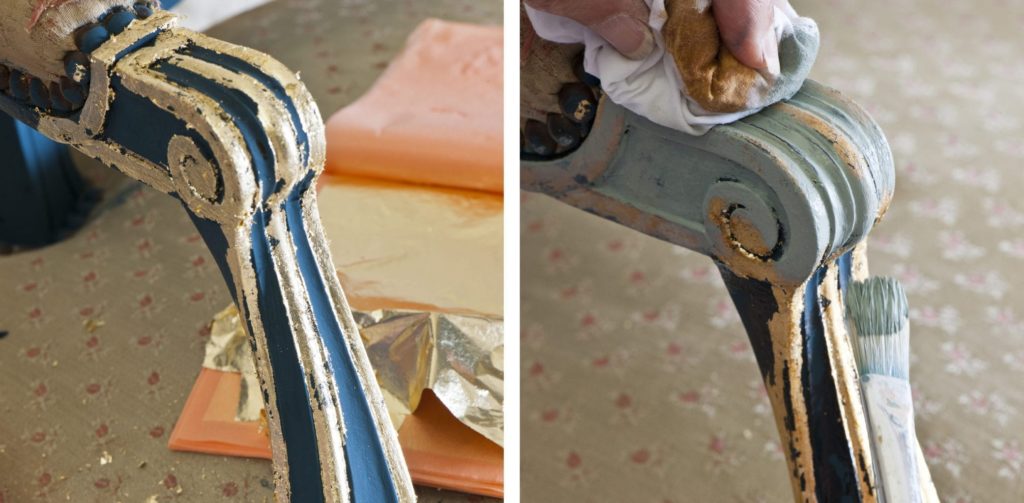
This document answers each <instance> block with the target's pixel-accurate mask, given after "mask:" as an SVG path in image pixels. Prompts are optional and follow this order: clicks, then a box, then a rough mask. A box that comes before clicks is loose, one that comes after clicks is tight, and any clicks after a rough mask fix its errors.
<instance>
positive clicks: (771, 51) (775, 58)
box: [761, 30, 782, 76]
mask: <svg viewBox="0 0 1024 503" xmlns="http://www.w3.org/2000/svg"><path fill="white" fill-rule="evenodd" d="M761 58H762V59H764V68H765V70H766V71H767V72H768V73H769V74H770V75H772V76H778V75H779V73H780V72H781V71H782V70H781V64H780V63H779V41H778V39H776V38H775V30H769V31H768V33H767V34H765V37H764V40H762V41H761Z"/></svg>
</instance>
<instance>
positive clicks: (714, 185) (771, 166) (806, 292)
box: [521, 82, 894, 502]
mask: <svg viewBox="0 0 1024 503" xmlns="http://www.w3.org/2000/svg"><path fill="white" fill-rule="evenodd" d="M521 165H522V170H523V173H522V179H523V188H525V189H527V190H534V191H539V192H544V193H547V194H549V195H552V196H554V197H556V198H558V199H560V200H562V201H563V202H566V203H568V204H570V205H572V206H576V207H578V208H580V209H583V210H585V211H588V212H591V213H594V214H596V215H599V216H602V217H605V218H608V219H611V220H614V221H616V222H618V223H620V224H623V225H625V226H627V227H630V228H633V229H635V230H638V231H640V232H643V233H645V234H648V235H651V236H654V237H657V238H659V239H663V240H665V241H669V242H672V243H675V244H677V245H680V246H684V247H686V248H690V249H693V250H695V251H698V252H700V253H703V254H706V255H708V256H709V257H711V258H712V259H714V260H715V262H716V263H718V264H719V267H720V269H721V270H722V275H723V277H724V278H725V279H726V284H727V285H728V286H729V289H730V293H731V294H732V295H733V299H734V302H735V303H736V304H737V306H738V307H739V309H740V314H741V317H742V318H743V319H744V326H745V327H746V329H747V332H748V335H749V337H750V340H751V344H752V346H753V348H754V352H755V354H756V356H757V360H758V365H759V367H760V368H761V372H762V377H763V378H764V381H765V385H766V387H767V388H768V390H769V396H770V397H771V398H772V405H773V407H774V409H775V412H776V420H777V422H778V423H779V432H780V435H781V437H782V441H783V442H782V443H783V448H784V450H785V451H786V456H787V459H788V462H789V465H790V475H791V479H792V483H793V490H794V496H795V497H796V499H797V500H798V501H800V500H802V501H815V500H831V499H832V498H848V497H851V496H853V497H855V498H856V500H858V501H864V502H871V501H874V500H875V498H876V495H875V493H874V481H873V476H874V474H873V473H872V459H871V453H870V450H869V449H868V448H867V442H866V439H867V433H866V429H865V424H866V423H865V420H864V417H863V410H862V408H861V407H860V406H859V403H853V401H854V400H859V399H860V390H859V386H858V383H857V380H856V379H855V370H854V369H853V364H852V361H851V359H850V357H851V353H850V352H849V343H848V341H847V340H846V335H845V330H844V327H843V326H842V323H841V321H842V320H841V316H839V314H838V313H841V312H842V310H841V307H842V296H841V294H840V292H839V287H838V285H836V284H833V283H835V282H837V281H839V279H838V278H840V277H843V278H845V279H843V280H842V281H848V278H849V277H850V276H851V275H852V274H858V275H859V274H865V273H866V268H865V267H864V266H863V265H859V264H863V259H862V253H858V254H856V257H857V260H851V259H850V257H849V256H847V254H848V253H849V252H850V250H852V249H854V247H856V246H857V245H858V244H860V243H862V242H863V241H864V239H865V238H866V236H867V234H868V232H870V230H871V228H872V227H873V225H874V224H875V222H876V221H877V220H878V219H879V218H880V217H881V216H882V214H884V212H885V209H886V207H887V206H888V204H889V201H890V199H891V197H892V193H893V180H894V177H893V165H892V157H891V154H890V152H889V148H888V145H887V143H886V140H885V137H884V135H883V134H882V132H881V130H880V129H879V128H878V126H877V125H876V124H875V123H874V122H873V121H872V120H871V119H870V118H869V117H868V116H867V115H866V114H865V113H864V112H863V110H862V109H860V108H859V107H857V106H856V105H855V104H853V103H852V102H850V101H849V100H847V99H845V98H843V97H841V96H840V95H839V94H838V93H836V92H835V91H832V90H830V89H827V88H825V87H823V86H821V85H818V84H816V83H814V82H808V83H806V84H805V86H804V88H803V89H802V90H801V91H800V92H799V93H798V94H797V95H796V96H795V97H794V98H793V99H792V100H789V101H787V102H784V103H779V104H776V105H774V106H771V107H768V108H767V109H765V110H763V111H761V112H760V113H758V114H755V115H752V116H750V117H747V118H745V119H742V120H740V121H738V122H735V123H733V124H729V125H724V126H719V127H716V128H714V129H712V130H711V131H710V132H708V133H707V134H706V135H704V136H701V137H693V136H688V135H684V134H681V133H678V132H676V131H671V130H668V129H666V128H663V127H660V126H657V125H655V124H652V123H651V122H649V121H647V120H645V119H643V118H641V117H638V116H636V115H634V114H632V113H630V112H628V111H626V110H624V109H622V108H621V107H619V106H617V105H615V104H614V103H610V102H608V101H607V100H604V101H602V102H601V104H600V107H599V110H598V116H597V119H596V120H595V125H594V129H593V132H592V133H591V136H590V137H589V138H588V139H587V141H586V143H584V144H583V145H582V146H581V147H580V148H579V149H578V150H576V151H575V152H573V153H571V154H568V155H566V156H565V157H562V158H559V159H555V160H549V161H533V160H523V161H522V164H521ZM852 262H857V264H852ZM851 264H852V265H853V266H854V269H856V270H851Z"/></svg>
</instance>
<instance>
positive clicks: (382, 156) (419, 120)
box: [327, 19, 503, 192]
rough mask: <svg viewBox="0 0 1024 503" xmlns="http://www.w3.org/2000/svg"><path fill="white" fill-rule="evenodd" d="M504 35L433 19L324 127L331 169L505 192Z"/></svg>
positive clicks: (491, 29)
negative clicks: (503, 184) (371, 84)
mask: <svg viewBox="0 0 1024 503" xmlns="http://www.w3.org/2000/svg"><path fill="white" fill-rule="evenodd" d="M501 133H502V29H501V27H500V26H479V25H472V24H464V23H455V22H449V21H442V20H439V19H427V20H425V21H423V23H421V24H420V25H419V26H418V27H417V28H416V30H415V31H413V33H412V34H411V35H410V36H409V39H408V40H407V41H406V46H405V48H404V49H403V51H402V53H401V54H399V55H398V56H397V57H396V58H395V59H394V60H393V61H392V62H391V64H390V66H388V68H387V70H385V71H384V74H383V75H381V77H380V78H379V79H378V80H377V82H375V83H374V85H373V86H372V87H371V88H370V90H369V91H368V92H367V93H366V94H364V95H363V96H362V97H360V98H359V99H358V100H356V102H355V103H352V104H351V105H349V106H347V107H345V108H343V109H342V110H340V111H339V112H337V113H336V114H334V116H333V117H331V118H330V120H329V121H328V122H327V170H328V172H332V173H336V174H351V175H359V176H368V177H374V178H385V179H390V180H399V181H404V182H413V183H422V184H430V185H444V186H450V187H460V188H467V189H474V190H483V191H488V192H502V179H503V177H502V134H501Z"/></svg>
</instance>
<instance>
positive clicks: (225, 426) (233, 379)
mask: <svg viewBox="0 0 1024 503" xmlns="http://www.w3.org/2000/svg"><path fill="white" fill-rule="evenodd" d="M241 384H242V375H241V374H237V373H234V372H221V371H219V370H213V369H208V368H204V369H202V370H200V371H199V378H198V379H196V384H195V385H194V386H192V392H191V393H189V395H188V399H186V400H185V408H184V409H182V411H181V416H179V417H178V422H177V424H175V425H174V431H172V432H171V438H170V440H168V442H167V446H168V447H170V448H171V450H172V451H190V452H204V453H208V454H222V455H225V456H239V457H246V458H264V459H270V439H269V438H268V437H267V435H266V433H264V432H262V431H260V427H259V424H258V423H256V422H242V421H235V407H236V406H237V405H238V396H239V393H240V391H241Z"/></svg>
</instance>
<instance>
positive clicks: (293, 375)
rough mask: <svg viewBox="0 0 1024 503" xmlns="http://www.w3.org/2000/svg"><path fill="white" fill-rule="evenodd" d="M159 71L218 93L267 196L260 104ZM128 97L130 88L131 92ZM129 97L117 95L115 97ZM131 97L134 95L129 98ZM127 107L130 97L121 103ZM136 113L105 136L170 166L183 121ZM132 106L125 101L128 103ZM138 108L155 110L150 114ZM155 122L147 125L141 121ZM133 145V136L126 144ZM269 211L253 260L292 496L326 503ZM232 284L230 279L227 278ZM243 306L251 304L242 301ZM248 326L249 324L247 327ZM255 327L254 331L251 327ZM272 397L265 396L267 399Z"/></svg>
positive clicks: (268, 168) (185, 74)
mask: <svg viewBox="0 0 1024 503" xmlns="http://www.w3.org/2000/svg"><path fill="white" fill-rule="evenodd" d="M155 69H156V70H157V71H159V72H161V73H163V74H164V75H166V76H167V78H168V80H170V81H172V82H175V83H177V84H179V85H182V86H185V87H189V88H192V89H195V90H197V91H199V92H201V93H203V94H205V95H207V96H209V97H211V98H213V99H215V100H216V101H217V102H218V103H219V104H220V105H221V107H222V108H223V110H224V112H225V114H226V115H227V116H229V117H230V118H231V119H232V121H233V123H234V124H235V126H236V127H237V128H238V129H239V131H240V132H241V134H242V136H243V138H244V141H245V142H246V147H247V148H248V149H249V151H250V152H251V153H252V161H253V169H254V171H255V173H257V175H256V176H257V177H258V180H259V182H260V184H261V186H262V189H263V190H262V196H263V198H264V199H266V198H267V197H269V196H270V195H271V194H272V193H273V192H274V190H275V188H277V187H279V185H280V182H279V181H275V179H274V169H273V168H274V166H273V162H274V159H273V156H272V149H271V148H270V143H269V138H268V137H267V134H266V132H265V131H264V129H263V127H262V125H261V124H260V122H259V119H258V116H257V105H256V103H255V102H253V101H252V100H251V99H249V98H248V97H246V96H244V95H243V94H241V93H240V92H238V91H235V90H232V89H228V88H225V87H223V86H221V85H219V84H217V83H216V82H214V81H212V80H210V79H208V78H205V77H203V76H201V75H198V74H195V73H194V72H190V71H188V70H184V69H181V68H178V67H175V66H173V65H171V64H169V63H168V62H166V61H165V62H160V63H157V65H155ZM128 96H130V93H128ZM123 98H125V96H123V95H121V94H120V93H119V94H118V95H117V99H116V100H115V103H116V102H118V101H120V100H122V99H123ZM129 100H130V97H129ZM123 104H124V105H128V104H129V103H125V102H123ZM139 105H140V107H139V108H135V109H134V111H133V113H132V112H131V111H126V112H125V114H126V115H127V114H129V113H130V114H131V115H134V116H135V117H136V119H134V121H132V120H127V118H126V117H115V119H118V121H115V124H114V126H116V127H114V128H110V127H109V124H108V128H107V131H106V134H108V135H110V136H111V137H114V138H118V139H119V140H120V139H122V138H134V139H135V140H134V142H133V143H132V144H131V145H128V147H129V148H132V149H133V150H136V151H140V152H139V153H141V154H142V155H144V156H146V157H147V158H150V159H152V160H154V161H155V162H158V163H160V164H161V165H163V166H166V165H167V158H166V146H167V143H168V141H169V139H170V137H171V136H172V135H173V134H181V129H183V124H182V123H181V121H180V120H179V119H177V118H176V117H174V116H173V115H171V114H169V113H166V112H163V111H162V110H159V109H155V107H153V106H152V104H149V105H148V106H145V105H143V104H139ZM125 108H127V107H125ZM140 110H153V111H154V113H153V114H152V117H150V114H148V113H140ZM143 118H145V120H148V121H152V120H154V119H155V120H157V121H158V122H157V123H150V124H149V125H145V124H139V123H138V121H140V120H143ZM161 126H162V127H161ZM126 143H128V142H126ZM194 220H195V221H196V222H197V228H198V229H199V231H200V234H201V235H203V237H204V239H205V240H206V241H207V243H208V245H209V246H210V247H211V249H212V250H215V252H214V255H215V256H220V255H224V254H225V253H226V250H222V249H221V248H223V247H226V243H227V240H226V238H225V237H224V236H222V235H219V234H220V232H219V230H217V229H214V227H215V224H204V223H202V219H194ZM265 220H266V213H265V212H264V211H263V210H261V211H259V213H258V214H257V217H256V221H255V222H254V223H253V228H252V231H253V250H252V256H251V259H252V264H253V267H254V269H255V271H256V276H257V281H258V282H259V284H260V287H259V295H258V298H257V304H258V305H259V309H260V315H261V317H262V323H263V331H264V333H265V335H266V339H267V345H268V349H269V355H270V365H271V369H272V371H273V372H274V381H275V386H276V395H277V402H276V403H277V409H278V414H279V415H280V420H281V428H282V435H283V437H284V441H285V445H286V446H287V459H288V465H289V483H290V486H291V489H292V495H293V496H292V501H301V502H307V501H308V502H317V501H323V500H324V495H323V482H322V480H321V474H320V459H319V452H318V450H317V446H316V433H315V428H314V423H313V413H312V409H311V407H312V406H313V404H312V402H311V398H312V397H310V396H309V393H308V391H307V387H306V382H307V379H306V376H305V374H304V372H303V371H302V367H301V366H300V365H299V358H298V353H297V350H296V347H295V341H294V338H293V333H292V328H291V326H290V323H289V322H288V319H287V315H286V312H287V311H286V310H285V304H284V299H283V296H282V292H281V285H280V284H279V283H278V281H277V274H276V271H275V268H274V263H273V259H272V256H271V251H270V250H271V246H272V244H271V243H270V242H269V241H268V238H267V234H266V225H267V222H266V221H265ZM218 266H220V267H221V272H222V274H223V275H224V276H225V278H226V279H227V278H229V277H230V270H229V269H227V268H226V264H225V263H218ZM229 284H230V285H233V284H234V283H233V282H229ZM240 304H241V306H240V307H241V308H242V309H246V306H245V303H244V302H241V303H240ZM249 328H250V329H251V328H252V327H249ZM250 333H251V332H250ZM265 398H267V397H265Z"/></svg>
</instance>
